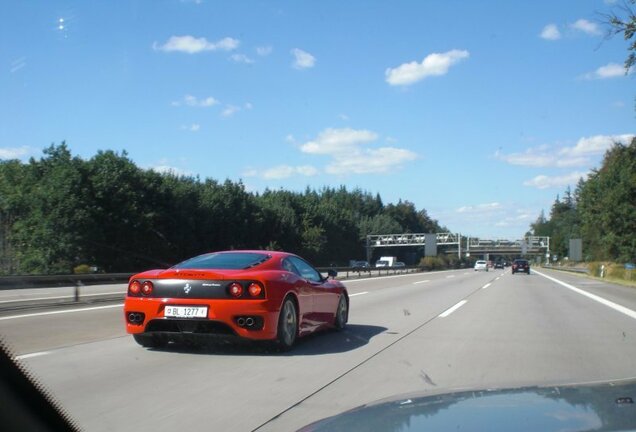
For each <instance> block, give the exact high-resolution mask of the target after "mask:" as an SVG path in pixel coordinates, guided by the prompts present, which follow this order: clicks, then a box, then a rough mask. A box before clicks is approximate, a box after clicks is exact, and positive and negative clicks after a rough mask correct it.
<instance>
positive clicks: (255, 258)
mask: <svg viewBox="0 0 636 432" xmlns="http://www.w3.org/2000/svg"><path fill="white" fill-rule="evenodd" d="M269 258H270V255H268V254H262V253H239V252H231V253H212V254H206V255H200V256H198V257H194V258H191V259H189V260H186V261H183V262H181V263H179V264H177V265H175V266H173V267H172V268H173V269H206V270H208V269H209V270H242V269H248V268H250V267H254V266H256V265H258V264H261V263H263V262H265V261H266V260H268V259H269Z"/></svg>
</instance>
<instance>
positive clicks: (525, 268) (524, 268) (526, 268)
mask: <svg viewBox="0 0 636 432" xmlns="http://www.w3.org/2000/svg"><path fill="white" fill-rule="evenodd" d="M519 272H522V273H527V274H530V263H529V262H528V260H524V259H516V260H514V261H513V262H512V274H515V273H519Z"/></svg>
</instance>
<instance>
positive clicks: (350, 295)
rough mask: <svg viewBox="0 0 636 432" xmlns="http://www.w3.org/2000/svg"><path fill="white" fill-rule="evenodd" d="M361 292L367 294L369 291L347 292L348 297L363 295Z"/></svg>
mask: <svg viewBox="0 0 636 432" xmlns="http://www.w3.org/2000/svg"><path fill="white" fill-rule="evenodd" d="M363 294H369V291H362V292H359V293H355V294H349V297H355V296H358V295H363Z"/></svg>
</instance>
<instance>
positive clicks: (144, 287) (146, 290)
mask: <svg viewBox="0 0 636 432" xmlns="http://www.w3.org/2000/svg"><path fill="white" fill-rule="evenodd" d="M153 289H154V286H153V285H152V282H150V281H146V282H144V283H143V284H141V293H142V294H143V295H150V294H152V290H153Z"/></svg>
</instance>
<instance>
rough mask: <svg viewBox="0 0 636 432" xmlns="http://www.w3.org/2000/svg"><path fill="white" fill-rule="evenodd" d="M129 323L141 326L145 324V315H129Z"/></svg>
mask: <svg viewBox="0 0 636 432" xmlns="http://www.w3.org/2000/svg"><path fill="white" fill-rule="evenodd" d="M128 322H129V323H131V324H141V323H143V322H144V314H142V313H140V312H130V313H128Z"/></svg>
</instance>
